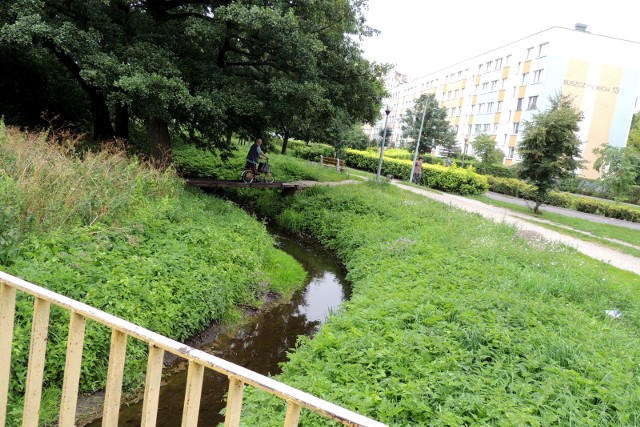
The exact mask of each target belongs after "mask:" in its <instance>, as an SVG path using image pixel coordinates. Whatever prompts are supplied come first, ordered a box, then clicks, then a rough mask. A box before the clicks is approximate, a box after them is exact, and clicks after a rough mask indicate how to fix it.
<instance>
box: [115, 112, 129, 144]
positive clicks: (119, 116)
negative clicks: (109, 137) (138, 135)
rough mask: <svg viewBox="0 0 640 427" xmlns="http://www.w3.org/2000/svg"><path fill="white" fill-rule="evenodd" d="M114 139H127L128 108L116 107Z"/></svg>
mask: <svg viewBox="0 0 640 427" xmlns="http://www.w3.org/2000/svg"><path fill="white" fill-rule="evenodd" d="M116 138H121V139H124V140H128V139H129V107H127V106H126V105H120V104H118V105H116Z"/></svg>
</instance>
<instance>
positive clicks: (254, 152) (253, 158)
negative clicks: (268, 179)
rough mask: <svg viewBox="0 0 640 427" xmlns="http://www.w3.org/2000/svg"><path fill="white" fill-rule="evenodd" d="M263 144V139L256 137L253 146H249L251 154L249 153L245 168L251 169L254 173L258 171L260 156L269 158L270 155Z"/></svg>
mask: <svg viewBox="0 0 640 427" xmlns="http://www.w3.org/2000/svg"><path fill="white" fill-rule="evenodd" d="M261 145H262V139H260V138H258V139H256V142H254V143H253V145H252V146H251V148H249V154H247V163H246V164H245V166H244V168H245V169H251V172H252V173H253V174H255V173H256V172H257V171H256V167H257V166H258V162H260V157H264V158H265V159H268V158H269V156H268V155H267V154H266V153H265V152H264V151H262V148H260V146H261Z"/></svg>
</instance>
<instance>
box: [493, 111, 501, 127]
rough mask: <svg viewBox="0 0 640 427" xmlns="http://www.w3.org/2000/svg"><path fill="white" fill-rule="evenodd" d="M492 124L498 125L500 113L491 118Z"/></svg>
mask: <svg viewBox="0 0 640 427" xmlns="http://www.w3.org/2000/svg"><path fill="white" fill-rule="evenodd" d="M493 123H494V124H495V123H500V113H496V114H494V116H493Z"/></svg>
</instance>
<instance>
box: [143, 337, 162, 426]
mask: <svg viewBox="0 0 640 427" xmlns="http://www.w3.org/2000/svg"><path fill="white" fill-rule="evenodd" d="M163 359H164V350H163V349H161V348H159V347H156V346H155V345H153V344H149V358H148V359H147V379H146V383H145V386H144V402H143V404H142V422H141V427H155V425H156V420H157V418H158V403H159V401H160V383H161V381H162V361H163Z"/></svg>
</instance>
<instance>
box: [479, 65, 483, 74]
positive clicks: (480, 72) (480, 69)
mask: <svg viewBox="0 0 640 427" xmlns="http://www.w3.org/2000/svg"><path fill="white" fill-rule="evenodd" d="M478 74H482V64H480V65H478Z"/></svg>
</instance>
